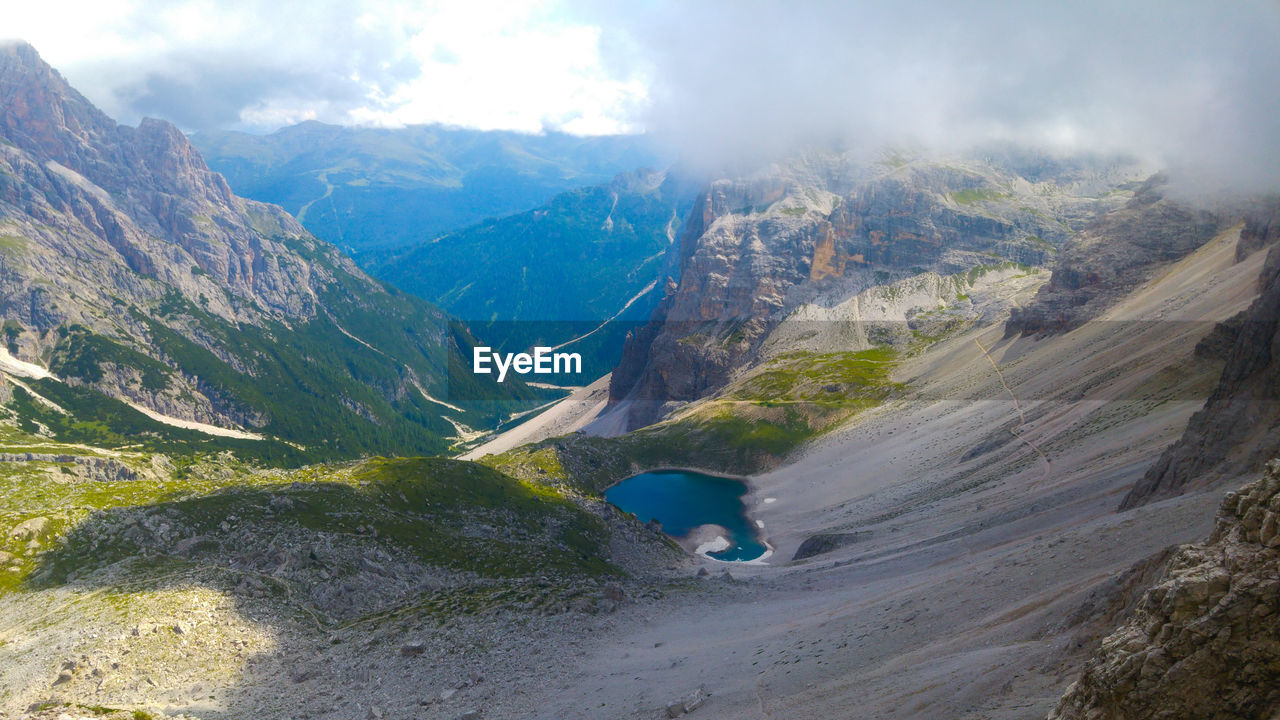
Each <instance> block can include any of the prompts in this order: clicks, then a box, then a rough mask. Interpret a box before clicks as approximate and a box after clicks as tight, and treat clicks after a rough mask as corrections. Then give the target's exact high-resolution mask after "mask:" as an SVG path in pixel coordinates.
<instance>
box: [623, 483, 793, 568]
mask: <svg viewBox="0 0 1280 720" xmlns="http://www.w3.org/2000/svg"><path fill="white" fill-rule="evenodd" d="M746 494H747V484H746V483H744V482H742V481H741V480H734V479H732V478H726V477H718V476H715V475H706V474H703V473H698V472H691V471H687V470H657V471H654V472H646V473H640V474H639V475H633V476H631V477H629V478H627V479H626V480H623V481H622V482H620V483H618V484H617V485H614V486H613V487H611V488H609V489H608V490H606V491H605V493H604V498H605V500H608V501H609V502H610V503H613V505H615V506H616V507H617V508H618V509H620V510H622V511H623V512H629V513H631V514H633V515H635V516H636V517H638V518H640V520H641V521H643V522H648V521H650V520H657V521H658V522H660V523H662V531H663V532H664V533H666V534H667V535H670V536H672V537H676V538H683V537H685V536H688V535H689V534H690V533H691V532H692V531H693V530H695V529H696V528H699V527H701V526H704V525H718V526H720V527H722V528H724V529H725V531H727V533H728V537H725V538H724V540H726V541H727V546H726V544H725V543H724V542H721V543H719V544H720V545H721V546H723V547H714V546H712V547H711V548H709V549H705V550H704V552H706V555H707V556H708V557H711V558H714V559H716V560H724V561H726V562H746V561H750V560H757V559H760V558H761V557H762V556H763V555H765V554H766V553H767V552H769V548H768V547H766V546H765V544H764V543H763V542H762V541H761V539H760V537H759V533H758V532H757V530H756V527H755V525H754V524H753V523H752V522H751V520H750V518H748V517H747V514H746V506H745V505H744V504H743V502H742V496H744V495H746ZM722 537H723V535H722Z"/></svg>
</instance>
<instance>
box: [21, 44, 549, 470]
mask: <svg viewBox="0 0 1280 720" xmlns="http://www.w3.org/2000/svg"><path fill="white" fill-rule="evenodd" d="M0 92H3V94H4V95H5V96H6V97H9V98H14V99H15V101H14V102H10V103H5V104H4V105H3V106H0V130H3V134H0V137H4V138H5V141H4V142H3V143H0V235H3V237H4V241H3V243H0V310H2V311H3V313H4V317H5V342H6V345H7V349H8V351H9V352H10V353H11V354H12V355H14V356H15V357H17V358H19V359H21V360H25V361H28V362H35V363H37V364H40V365H42V366H44V367H48V368H50V369H51V370H53V371H54V372H55V374H57V375H58V376H59V377H61V378H62V379H64V380H66V381H67V382H68V383H70V385H68V386H66V387H54V386H50V385H48V384H47V383H49V382H52V381H51V380H50V381H46V380H36V381H33V382H35V383H37V384H42V383H43V385H42V388H43V391H41V390H37V392H42V394H48V393H54V394H60V395H61V396H62V404H63V405H64V406H65V405H67V404H71V405H75V406H76V407H78V408H80V409H81V410H84V411H85V412H88V413H89V414H90V415H92V416H94V417H99V419H106V418H111V419H112V420H111V422H116V421H124V420H123V419H124V418H130V417H132V418H133V419H131V420H128V422H129V423H132V424H134V425H137V426H139V427H149V428H154V431H156V432H164V433H167V432H169V431H168V430H161V429H159V428H156V427H155V426H154V425H151V424H149V423H148V421H147V419H146V418H142V417H134V416H131V415H130V413H131V412H132V411H131V410H129V409H128V408H126V407H121V406H116V405H111V404H110V403H106V401H105V400H100V399H99V398H100V397H101V396H99V395H97V394H96V393H98V392H101V393H103V394H105V396H107V397H108V398H115V399H118V400H121V401H124V402H126V403H128V402H132V403H138V404H141V405H144V406H146V407H147V408H149V409H151V410H153V411H156V412H159V413H163V414H166V415H171V416H174V417H176V418H178V419H180V420H184V421H191V422H201V423H208V424H213V425H223V426H227V425H229V426H232V427H236V426H239V427H243V428H245V429H246V430H249V431H251V432H258V433H261V432H262V431H266V434H268V435H270V436H272V437H276V438H279V439H281V440H285V441H288V442H292V443H294V444H295V445H297V446H307V447H309V448H311V450H310V451H312V452H318V453H319V454H320V456H325V457H338V456H344V455H345V456H350V455H352V454H359V453H368V452H387V453H392V454H395V453H399V452H406V451H412V452H417V453H432V452H440V451H443V450H445V449H447V447H448V446H449V442H448V441H447V440H446V438H448V437H450V436H452V435H454V434H455V433H456V432H457V430H456V427H455V426H454V425H453V424H452V423H451V422H450V421H448V420H446V419H445V418H444V417H443V414H452V415H454V422H461V423H462V424H464V425H470V426H483V425H486V424H490V423H496V422H497V420H498V418H499V417H500V416H502V414H503V411H501V410H499V409H498V408H497V406H493V407H490V406H489V405H490V403H489V402H488V401H489V400H494V401H498V403H499V405H501V404H502V402H503V401H504V400H503V399H504V398H505V399H506V400H507V401H514V402H515V406H520V405H521V404H522V403H523V404H524V405H525V406H528V404H529V403H534V402H535V401H536V399H537V398H539V397H542V396H544V395H545V393H542V392H540V391H533V390H530V389H528V388H526V387H524V386H523V385H522V384H521V383H519V382H518V381H516V382H513V383H507V384H506V385H505V386H501V387H500V386H496V385H495V384H494V383H492V382H486V381H485V379H483V378H475V377H474V376H471V375H470V374H469V373H467V372H465V371H464V370H463V368H464V367H465V366H464V363H463V359H462V356H463V355H465V354H468V353H469V351H468V350H467V349H466V348H467V347H469V346H468V343H469V342H470V341H471V340H472V338H470V334H469V332H468V331H466V330H465V329H462V328H459V327H455V325H456V323H454V321H452V320H450V319H449V318H448V317H447V316H446V315H445V314H444V313H442V312H441V311H439V310H438V309H436V308H433V307H431V306H430V305H428V304H427V303H425V302H422V301H419V300H417V299H415V298H412V297H410V296H407V295H404V294H402V293H399V292H398V291H395V290H394V289H391V288H389V287H387V286H385V285H384V284H383V283H381V282H379V281H376V280H373V279H372V278H369V277H368V276H367V275H366V274H365V273H364V272H363V271H361V270H360V269H359V268H358V267H357V266H356V265H355V263H354V262H352V261H351V260H350V259H349V258H347V257H346V256H344V255H342V254H341V253H340V252H339V251H338V250H337V249H336V248H333V247H332V246H330V245H328V244H326V243H323V242H321V241H318V240H316V239H315V238H314V237H312V236H311V235H310V234H309V233H307V232H306V230H305V229H303V228H302V226H301V225H299V224H298V223H297V222H296V221H295V220H294V219H293V218H292V217H290V216H289V215H288V214H286V213H285V212H284V211H283V210H281V209H280V208H278V207H275V206H271V205H265V204H262V203H258V202H256V201H252V200H245V199H242V198H239V197H237V196H235V195H234V194H232V193H231V191H230V188H229V186H228V185H227V184H226V183H225V181H223V179H222V177H221V176H220V175H218V174H217V173H214V172H213V171H211V170H209V169H208V167H207V166H206V165H205V164H204V162H203V160H202V159H201V157H200V155H199V153H198V152H197V151H196V150H195V149H194V148H193V146H192V145H191V144H190V143H189V142H188V141H187V139H186V137H185V136H184V135H183V134H182V133H181V132H180V131H178V129H177V128H176V127H174V126H173V125H171V124H169V123H166V122H164V121H160V120H145V121H143V122H142V123H141V124H140V125H139V127H138V128H129V127H126V126H120V125H117V124H116V123H114V121H112V120H111V119H110V118H108V117H107V116H106V115H105V114H103V113H102V112H101V111H99V110H97V109H96V108H94V107H93V106H92V105H91V104H89V103H88V101H87V100H85V99H84V97H83V96H81V95H80V94H79V93H77V92H76V91H75V90H74V89H73V88H71V87H70V85H68V84H67V83H66V81H65V80H63V79H62V77H61V76H60V75H59V74H58V73H57V71H55V70H53V68H51V67H49V66H48V65H47V64H45V63H44V62H43V60H41V59H40V57H39V55H38V54H37V53H36V52H35V50H34V49H33V48H31V47H30V46H29V45H25V44H14V45H10V46H8V47H7V48H5V49H4V50H0ZM264 382H266V383H268V385H264ZM419 386H420V387H422V388H424V390H422V391H419V390H418V389H417V388H418V387H419ZM33 387H34V386H33ZM451 391H452V392H451ZM17 392H19V394H25V393H26V391H25V390H19V391H17ZM68 393H70V395H68ZM86 393H87V394H86ZM428 393H429V394H430V397H429V396H428ZM73 395H74V397H72V396H73ZM451 397H453V398H454V400H453V403H452V404H453V405H455V406H459V407H461V406H466V407H463V409H462V410H461V412H455V411H450V410H448V409H447V408H446V407H445V406H443V405H440V404H439V403H438V402H437V401H436V400H435V399H432V398H439V399H443V400H445V401H446V402H447V401H449V400H450V398H451ZM103 403H106V404H105V405H104V404H103ZM42 407H43V406H42V405H41V404H40V403H35V404H31V403H30V402H25V403H24V404H22V408H21V410H20V414H21V413H25V415H24V417H26V420H27V421H28V422H29V423H35V424H36V425H32V427H36V426H39V424H41V423H43V424H44V425H45V426H48V427H53V426H50V425H49V423H54V426H56V427H59V428H62V429H61V430H59V432H62V433H64V434H66V435H65V436H66V437H72V436H75V437H80V436H82V435H85V433H88V434H89V435H92V432H90V431H89V430H87V429H86V428H83V427H82V428H79V429H77V427H74V426H72V425H67V424H66V423H64V422H62V421H61V420H58V419H57V418H54V417H49V416H45V415H42V414H41V413H43V412H44V411H43V410H42V409H41V408H42ZM63 409H67V408H66V407H64V408H63ZM33 413H34V414H33ZM86 419H87V418H86ZM108 424H110V423H108ZM138 424H140V425H138ZM272 447H274V448H275V450H273V451H272V452H274V453H276V454H278V455H279V454H284V455H294V456H296V455H297V454H298V451H296V450H289V449H288V448H287V447H286V446H283V445H280V444H279V443H275V444H273V445H272ZM241 449H243V447H242V448H241ZM264 452H265V450H264ZM295 461H296V460H295Z"/></svg>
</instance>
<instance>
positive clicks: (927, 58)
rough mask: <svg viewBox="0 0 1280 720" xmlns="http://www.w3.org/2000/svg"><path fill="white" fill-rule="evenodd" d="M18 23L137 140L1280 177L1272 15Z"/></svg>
mask: <svg viewBox="0 0 1280 720" xmlns="http://www.w3.org/2000/svg"><path fill="white" fill-rule="evenodd" d="M4 26H5V27H4V32H5V33H6V34H9V35H12V36H14V37H18V38H22V39H25V40H28V41H30V42H31V43H32V44H33V45H35V46H36V48H37V50H39V51H40V52H41V54H42V55H43V56H44V57H45V59H46V60H48V61H49V62H50V63H52V64H53V65H54V66H55V67H57V68H58V69H59V70H61V71H62V72H63V74H64V75H66V76H67V77H68V79H69V80H71V82H72V83H73V84H74V85H76V87H77V88H78V89H80V90H81V91H82V92H83V93H85V94H86V95H88V96H89V97H90V99H92V100H93V101H94V102H95V103H97V104H99V105H100V106H101V107H102V108H103V109H105V110H106V111H107V112H108V113H110V114H112V115H113V116H115V117H116V118H117V119H119V120H121V121H122V122H127V123H134V122H136V121H137V120H138V119H139V118H140V117H141V116H144V115H154V116H159V117H164V118H167V119H169V120H172V121H174V122H176V123H177V124H178V125H180V126H181V127H183V128H184V129H187V130H199V129H204V128H240V129H249V130H255V131H263V130H270V129H273V128H275V127H279V126H281V125H284V124H291V123H295V122H298V121H301V120H305V119H318V120H323V121H326V122H334V123H346V124H376V125H392V126H394V125H400V124H411V123H428V122H441V123H449V124H456V125H464V126H470V127H477V128H486V129H493V128H504V129H515V130H522V131H530V132H536V131H540V130H563V131H567V132H572V133H581V134H598V133H612V132H639V131H648V132H651V133H653V134H654V135H655V136H657V137H660V138H662V139H664V140H666V141H668V142H669V143H671V145H672V147H673V148H674V149H675V150H676V151H677V152H680V153H681V154H682V155H684V156H686V157H688V158H690V159H692V160H706V161H709V162H718V161H723V160H724V159H726V158H734V157H746V156H752V155H759V156H767V155H770V154H772V153H776V152H783V151H786V150H788V149H791V148H792V147H794V146H795V145H797V144H804V143H821V142H826V141H828V140H832V139H840V140H844V141H846V142H851V143H854V144H858V145H861V146H865V147H872V146H880V145H885V144H896V145H909V146H920V147H930V146H941V147H949V148H962V147H965V146H967V145H969V144H971V143H975V142H983V141H988V140H993V139H1008V140H1014V141H1018V142H1024V143H1030V144H1036V145H1041V146H1046V147H1051V148H1058V149H1063V150H1077V149H1092V150H1106V151H1110V150H1127V151H1131V152H1135V153H1138V154H1141V155H1142V156H1144V157H1147V158H1150V159H1151V160H1152V161H1154V162H1159V163H1161V164H1165V165H1174V166H1188V167H1196V168H1203V169H1207V170H1210V171H1216V172H1220V173H1224V174H1231V175H1233V176H1237V177H1241V178H1247V179H1248V180H1249V181H1250V182H1262V183H1270V182H1275V181H1276V180H1277V173H1278V172H1280V170H1278V168H1280V3H1277V2H1274V0H1255V1H1250V0H1231V1H1230V2H1223V3H1214V2H1208V1H1207V0H1196V1H1190V2H1175V1H1170V0H1165V1H1163V2H1156V1H1154V0H1153V1H1147V2H1139V1H1137V0H1130V1H1127V2H1078V1H1077V2H1070V3H1065V2H1063V3H1051V2H1043V3H1041V2H977V3H973V2H966V3H958V2H951V1H949V0H948V1H941V0H940V1H936V2H894V3H888V2H879V3H871V2H853V1H852V0H838V1H833V2H781V1H777V2H751V1H749V0H699V1H697V2H676V1H674V0H671V1H664V0H654V1H651V2H631V3H619V2H600V1H596V0H562V1H560V2H554V1H553V2H530V1H528V0H470V1H468V2H461V1H457V2H447V3H445V2H436V3H422V2H407V1H400V0H387V1H374V0H367V1H366V2H356V1H353V0H344V1H333V2H325V1H323V0H304V1H293V0H262V1H258V0H239V1H238V2H213V1H210V0H205V1H193V0H166V1H165V2H150V1H141V0H135V1H133V2H129V1H127V0H124V1H116V2H111V3H103V2H92V3H64V2H44V3H22V4H20V5H17V6H11V7H8V8H7V9H6V12H5V19H4Z"/></svg>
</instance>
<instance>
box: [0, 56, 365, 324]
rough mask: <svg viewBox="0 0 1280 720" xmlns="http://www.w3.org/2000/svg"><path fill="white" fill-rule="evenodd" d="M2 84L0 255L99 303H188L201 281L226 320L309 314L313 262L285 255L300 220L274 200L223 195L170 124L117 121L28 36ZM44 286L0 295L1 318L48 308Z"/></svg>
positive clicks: (211, 305)
mask: <svg viewBox="0 0 1280 720" xmlns="http://www.w3.org/2000/svg"><path fill="white" fill-rule="evenodd" d="M0 94H2V95H0V96H2V97H4V98H6V100H5V102H4V103H3V104H2V105H0V134H2V135H3V138H4V139H5V141H6V142H4V143H3V144H0V167H2V168H3V172H2V173H0V202H2V203H3V210H0V213H2V214H0V222H2V223H3V224H4V227H5V228H6V229H5V231H4V234H5V236H6V237H7V238H10V240H9V242H7V243H6V252H5V256H4V261H5V264H6V265H7V266H9V267H11V268H15V267H16V268H23V269H25V270H26V271H27V272H26V273H25V274H26V275H28V276H31V277H42V278H44V279H46V280H47V281H49V282H51V283H53V284H54V286H55V287H58V290H63V291H64V293H69V292H75V293H76V294H77V295H78V296H80V297H82V298H84V299H86V300H90V301H96V302H95V303H94V304H99V303H105V305H107V306H108V307H109V306H110V304H111V303H110V297H111V296H112V295H115V296H117V297H137V296H142V297H145V296H146V295H147V294H148V293H149V292H150V293H162V292H163V290H164V289H165V288H166V287H177V288H179V289H181V290H182V291H183V293H184V294H185V295H187V296H188V297H189V298H190V299H191V300H193V301H194V300H198V298H199V295H200V293H202V292H203V293H204V295H205V298H206V303H205V304H206V305H207V306H208V309H209V310H210V311H211V312H213V313H215V314H217V315H219V316H221V317H225V318H227V319H236V318H239V319H254V318H256V317H261V315H262V314H263V313H264V312H266V313H277V314H282V315H287V316H290V317H308V316H310V315H311V314H313V313H314V312H315V297H314V295H315V293H314V289H313V288H312V284H313V278H312V277H311V275H312V273H313V272H317V269H316V268H315V266H314V264H313V263H310V262H289V260H290V259H292V258H291V257H290V256H294V255H295V253H293V252H291V251H290V250H288V249H287V248H286V247H285V246H284V245H283V244H282V242H281V241H282V240H283V239H284V238H286V237H300V236H303V235H304V234H305V232H304V231H303V230H302V228H301V226H299V225H298V224H297V223H296V222H295V221H294V220H293V219H292V218H290V217H289V216H288V215H287V214H285V213H284V212H283V211H281V210H280V209H279V208H275V207H272V206H269V205H263V204H261V203H256V202H252V201H247V200H243V199H241V198H237V197H235V196H233V195H232V194H231V191H230V189H228V187H227V184H226V183H225V182H224V181H223V179H222V177H221V176H219V175H217V174H215V173H213V172H211V171H209V169H208V168H207V167H206V166H205V164H204V161H203V160H202V159H201V158H200V156H199V155H198V154H197V153H196V152H195V150H194V149H193V148H192V147H191V145H190V143H188V142H187V140H186V137H185V136H184V135H183V134H182V133H181V132H180V131H179V130H178V129H177V128H175V127H173V126H172V125H170V124H169V123H166V122H163V121H160V120H152V119H148V120H145V121H143V122H142V124H141V125H140V126H139V127H137V128H130V127H124V126H120V125H117V124H116V123H115V122H114V121H112V120H111V119H110V118H108V117H107V116H106V115H104V114H103V113H102V112H100V111H99V110H97V108H95V107H93V106H92V105H91V104H90V103H89V102H88V101H87V100H86V99H85V98H84V97H83V96H81V95H80V94H79V93H77V92H76V91H75V90H73V89H72V88H71V87H70V86H69V85H67V84H66V82H65V81H64V80H63V79H62V77H61V76H59V75H58V74H57V72H56V71H54V70H53V69H52V68H50V67H49V66H48V65H46V64H44V62H43V61H41V60H40V58H39V56H38V55H37V54H36V52H35V50H34V49H32V48H31V47H30V46H26V45H10V46H9V47H7V48H5V49H3V50H2V51H0ZM331 259H332V261H334V262H335V263H336V264H339V265H344V264H345V265H347V266H348V267H347V268H344V269H351V270H353V269H354V266H350V265H349V261H348V262H347V263H342V261H341V260H340V259H339V256H338V255H337V254H336V253H333V254H332V257H331ZM120 266H123V269H127V271H128V272H126V273H123V274H122V273H121V272H120V270H121V269H122V268H121V267H120ZM147 279H154V280H156V281H158V282H155V283H148V282H146V280H147ZM315 280H316V281H319V282H323V281H324V278H316V279H315ZM162 286H163V287H162ZM53 292H56V291H50V290H40V289H37V288H34V287H32V286H31V285H29V284H28V285H27V286H26V287H22V288H21V289H19V291H18V293H17V295H18V297H15V295H14V294H13V293H12V292H11V293H9V294H8V297H7V298H6V301H7V302H6V313H7V314H6V317H13V315H11V314H9V313H12V312H14V310H17V308H18V307H19V306H27V307H26V308H24V309H26V310H27V315H28V317H27V318H25V319H26V320H29V321H32V323H33V324H40V323H38V322H37V321H38V320H46V321H47V320H50V319H52V318H45V317H44V316H43V313H49V312H52V311H51V310H50V307H49V305H50V301H49V299H48V298H49V297H50V294H51V293H53ZM22 296H25V299H26V300H27V302H25V303H24V302H21V299H20V298H21V297H22ZM42 296H43V297H42ZM251 303H252V304H256V305H258V306H259V307H260V310H258V309H254V308H251V307H250V304H251ZM66 310H67V311H70V308H67V309H66ZM17 312H18V313H19V316H18V317H19V318H20V319H21V317H22V310H17Z"/></svg>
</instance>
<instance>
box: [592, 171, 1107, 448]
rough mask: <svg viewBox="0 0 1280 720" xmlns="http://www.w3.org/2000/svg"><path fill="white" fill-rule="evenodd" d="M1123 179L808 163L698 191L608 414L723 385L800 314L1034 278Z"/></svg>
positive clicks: (642, 412) (638, 412) (647, 409)
mask: <svg viewBox="0 0 1280 720" xmlns="http://www.w3.org/2000/svg"><path fill="white" fill-rule="evenodd" d="M1127 177H1129V176H1128V175H1125V173H1124V172H1121V171H1118V170H1117V171H1114V172H1113V174H1112V175H1111V176H1109V178H1108V179H1106V180H1099V179H1098V178H1097V177H1096V176H1094V177H1091V179H1090V182H1089V183H1087V188H1086V184H1085V183H1083V182H1080V179H1079V178H1078V177H1077V178H1068V177H1057V178H1054V179H1048V180H1039V181H1037V182H1032V181H1030V180H1028V179H1026V178H1024V177H1021V176H1019V175H1017V174H1016V173H1013V172H1012V171H1009V170H1005V169H999V168H995V167H993V166H991V165H989V164H985V163H977V162H967V163H958V164H940V163H934V162H926V161H907V160H903V159H899V158H895V159H893V160H891V161H884V162H882V163H880V164H877V165H873V166H865V165H859V164H857V163H854V162H852V161H849V160H847V159H845V158H842V157H840V156H821V155H818V156H813V157H808V158H803V159H801V160H797V161H795V162H794V163H792V164H791V165H788V166H781V167H773V168H771V169H770V170H769V171H767V172H764V173H760V174H757V175H754V176H751V177H747V178H741V179H736V180H720V181H717V182H715V183H712V184H711V185H710V186H709V187H708V188H707V189H706V190H705V191H704V192H703V193H702V194H701V196H700V197H699V199H698V200H697V202H696V203H695V206H694V208H693V211H692V212H691V213H690V215H689V217H688V219H687V220H686V223H685V227H684V231H683V233H682V236H681V240H680V243H681V246H680V247H681V250H680V267H681V272H680V282H679V284H678V285H677V284H675V283H671V284H670V285H669V292H668V295H667V297H666V298H665V299H664V300H663V301H662V303H661V304H660V306H659V307H658V309H657V310H656V311H655V313H654V316H653V319H652V321H651V322H650V324H649V325H648V326H647V327H645V328H642V329H640V330H638V331H636V332H635V333H634V334H633V336H632V337H631V338H630V339H629V341H628V343H627V346H626V349H625V350H624V353H623V359H622V361H621V363H620V364H619V366H618V368H617V369H616V370H615V371H614V375H613V380H612V384H611V386H610V400H611V402H612V403H614V404H619V403H624V402H625V403H627V404H628V412H629V413H630V419H629V425H630V427H639V426H642V425H645V424H648V423H650V422H653V421H654V420H656V419H658V418H660V417H661V416H663V415H664V414H665V413H666V412H667V411H669V410H670V409H671V408H672V407H673V405H672V403H680V402H686V401H690V400H694V399H697V398H699V397H701V396H703V395H705V394H706V393H707V392H708V391H710V390H713V389H715V388H717V387H720V386H722V385H724V383H725V382H726V381H727V380H728V378H729V376H730V375H731V373H732V372H734V370H735V369H737V368H740V367H742V366H744V365H745V364H747V363H749V362H750V361H751V359H752V357H753V356H754V354H755V353H756V351H757V349H758V347H759V344H760V342H761V341H762V340H763V338H765V337H766V336H767V335H768V333H769V331H770V330H771V329H772V328H773V327H775V326H776V324H777V323H778V322H779V321H781V320H782V319H783V318H785V317H786V316H787V315H788V314H789V313H790V312H791V311H793V310H794V309H796V308H797V307H799V306H800V305H801V304H804V303H809V302H820V303H824V304H836V303H839V302H841V301H844V300H846V299H847V298H849V297H852V296H853V295H856V294H857V293H859V292H862V291H865V290H866V289H868V288H870V287H874V286H877V285H887V284H889V283H891V282H894V281H896V280H901V279H903V278H905V277H909V276H912V275H918V274H920V273H924V272H926V271H933V272H937V273H939V274H943V275H948V274H954V273H958V272H962V271H966V270H969V269H971V268H975V267H979V266H984V265H995V264H998V263H1001V262H1016V263H1021V264H1025V265H1045V264H1047V263H1048V262H1050V260H1051V259H1052V258H1053V256H1054V253H1055V252H1056V246H1057V245H1059V244H1061V243H1063V242H1065V241H1066V239H1067V238H1068V237H1069V235H1070V234H1071V232H1072V231H1073V229H1078V228H1080V227H1082V226H1083V224H1084V222H1085V221H1086V219H1088V218H1091V217H1093V216H1094V215H1095V214H1096V213H1098V212H1100V211H1101V210H1105V209H1109V208H1111V207H1115V206H1116V205H1118V204H1119V203H1120V202H1122V201H1123V199H1124V197H1125V194H1124V193H1123V192H1120V193H1116V194H1108V191H1109V190H1114V189H1115V188H1116V186H1117V185H1118V184H1120V183H1121V182H1123V181H1124V180H1125V179H1126V178H1127Z"/></svg>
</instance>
